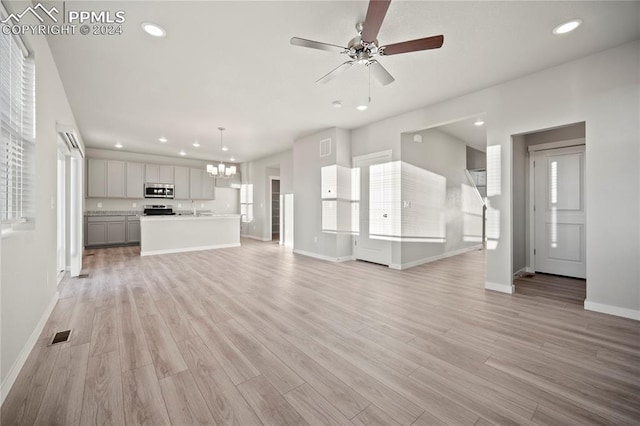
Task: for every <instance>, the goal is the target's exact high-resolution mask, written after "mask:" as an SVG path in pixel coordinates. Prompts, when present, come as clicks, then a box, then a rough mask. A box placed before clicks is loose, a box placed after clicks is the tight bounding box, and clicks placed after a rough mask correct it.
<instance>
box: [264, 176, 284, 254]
mask: <svg viewBox="0 0 640 426" xmlns="http://www.w3.org/2000/svg"><path fill="white" fill-rule="evenodd" d="M274 180H277V181H278V182H280V176H269V210H268V211H269V224H268V225H269V239H268V240H267V241H272V240H273V224H272V223H271V222H272V221H273V200H272V198H273V181H274ZM280 184H282V182H280ZM280 193H282V190H281V191H280ZM278 202H279V201H278ZM281 207H282V206H281ZM280 213H282V212H280ZM278 243H281V241H278Z"/></svg>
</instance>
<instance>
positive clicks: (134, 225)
mask: <svg viewBox="0 0 640 426" xmlns="http://www.w3.org/2000/svg"><path fill="white" fill-rule="evenodd" d="M139 242H140V218H138V217H135V216H129V217H127V244H129V243H139Z"/></svg>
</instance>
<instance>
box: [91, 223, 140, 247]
mask: <svg viewBox="0 0 640 426" xmlns="http://www.w3.org/2000/svg"><path fill="white" fill-rule="evenodd" d="M137 243H140V218H139V217H137V216H87V217H86V218H85V244H84V245H85V247H101V246H117V245H125V244H137Z"/></svg>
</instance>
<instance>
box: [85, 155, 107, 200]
mask: <svg viewBox="0 0 640 426" xmlns="http://www.w3.org/2000/svg"><path fill="white" fill-rule="evenodd" d="M87 181H88V182H87V197H106V196H107V160H99V159H94V158H90V159H89V160H88V161H87Z"/></svg>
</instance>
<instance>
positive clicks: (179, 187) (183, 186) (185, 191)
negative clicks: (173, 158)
mask: <svg viewBox="0 0 640 426" xmlns="http://www.w3.org/2000/svg"><path fill="white" fill-rule="evenodd" d="M173 179H174V182H173V183H174V185H175V189H174V197H175V199H176V200H187V199H189V168H188V167H180V166H175V167H174V172H173Z"/></svg>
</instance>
